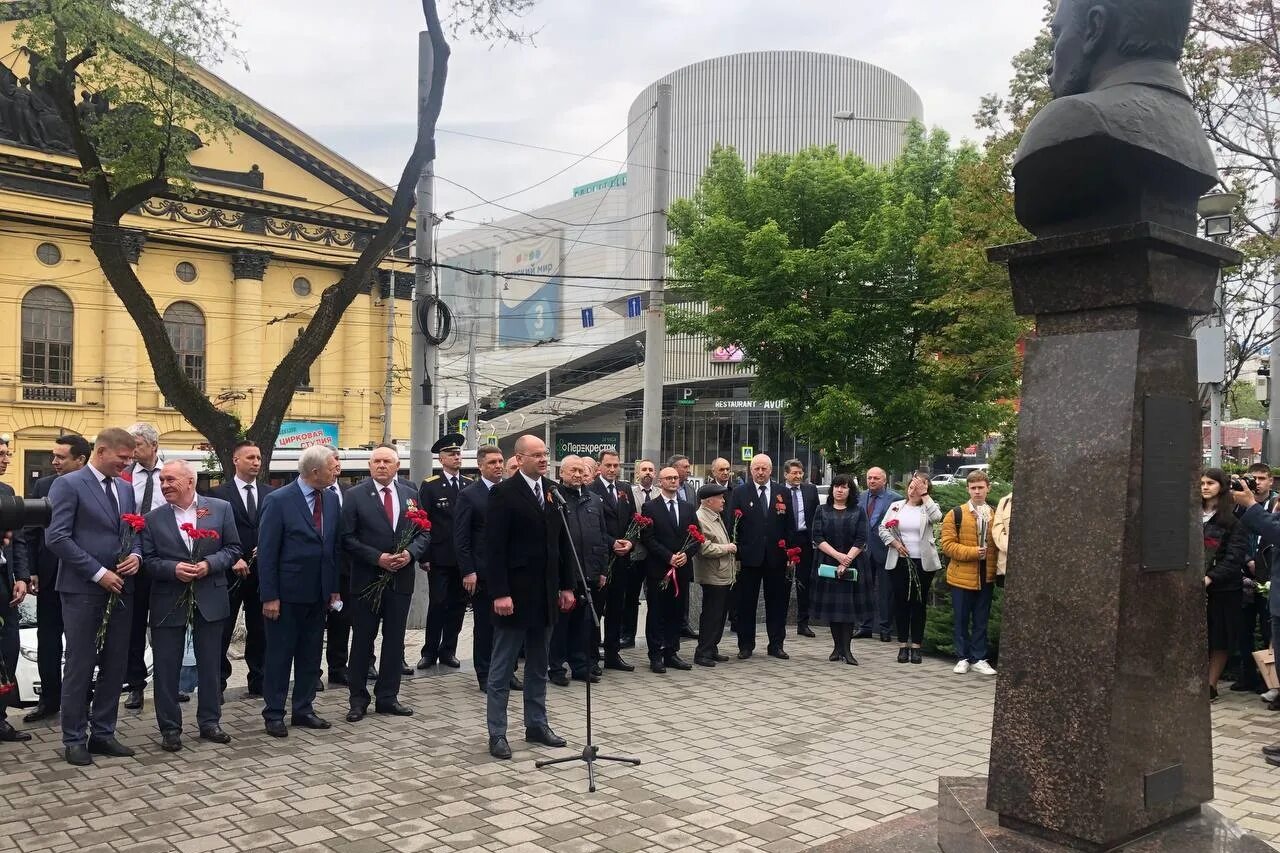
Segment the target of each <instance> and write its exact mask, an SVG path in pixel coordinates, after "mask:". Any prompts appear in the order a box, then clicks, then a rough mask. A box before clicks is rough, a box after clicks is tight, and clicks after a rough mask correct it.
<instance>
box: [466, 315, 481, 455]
mask: <svg viewBox="0 0 1280 853" xmlns="http://www.w3.org/2000/svg"><path fill="white" fill-rule="evenodd" d="M467 325H468V326H470V327H471V328H470V330H469V331H470V332H471V334H469V335H467V449H468V450H475V449H476V448H477V447H478V446H479V443H478V440H477V439H478V436H479V433H480V401H479V399H477V397H476V321H475V318H468V320H467Z"/></svg>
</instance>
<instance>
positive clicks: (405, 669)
mask: <svg viewBox="0 0 1280 853" xmlns="http://www.w3.org/2000/svg"><path fill="white" fill-rule="evenodd" d="M400 674H401V675H413V667H411V666H409V665H408V664H407V663H403V664H400ZM375 680H376V679H375Z"/></svg>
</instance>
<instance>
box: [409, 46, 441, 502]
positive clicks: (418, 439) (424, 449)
mask: <svg viewBox="0 0 1280 853" xmlns="http://www.w3.org/2000/svg"><path fill="white" fill-rule="evenodd" d="M433 60H434V51H433V49H432V47H431V36H430V34H429V33H427V32H426V31H423V32H420V33H418V133H419V134H421V133H424V132H425V124H426V105H427V94H428V93H429V92H430V91H431V79H432V77H433V70H432V69H433ZM434 175H435V161H434V160H429V161H427V163H426V165H425V166H424V167H423V169H422V175H421V176H420V177H419V179H418V211H417V214H418V216H417V234H416V235H415V238H414V243H413V246H414V250H413V257H414V260H415V261H417V264H416V265H415V269H414V283H413V318H412V319H413V323H412V326H413V348H412V353H413V365H412V366H411V370H412V379H413V395H412V399H413V405H412V407H411V409H410V440H409V472H410V476H411V477H412V478H413V479H414V480H422V479H423V478H425V477H428V476H430V474H431V445H433V444H435V442H436V426H437V421H436V408H435V388H436V381H435V380H436V356H437V354H436V348H435V347H434V346H430V345H428V343H427V338H426V335H425V334H424V329H426V328H432V325H431V324H429V323H425V322H424V321H426V320H428V319H430V318H429V317H428V314H429V313H431V312H428V311H426V310H423V309H425V307H426V305H425V303H426V301H427V300H428V299H429V298H431V297H432V296H434V292H433V289H432V281H433V276H432V270H431V263H432V262H433V261H434V260H435V259H434V258H433V257H432V251H431V246H432V239H431V238H432V234H433V233H434V231H435V199H434V190H435V181H434Z"/></svg>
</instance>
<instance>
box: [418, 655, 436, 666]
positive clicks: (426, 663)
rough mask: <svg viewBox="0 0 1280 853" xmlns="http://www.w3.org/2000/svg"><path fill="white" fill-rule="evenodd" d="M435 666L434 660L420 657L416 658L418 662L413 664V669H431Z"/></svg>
mask: <svg viewBox="0 0 1280 853" xmlns="http://www.w3.org/2000/svg"><path fill="white" fill-rule="evenodd" d="M435 665H436V662H435V661H434V660H432V659H431V658H428V657H420V658H418V662H417V663H416V664H414V668H416V669H431V667H433V666H435Z"/></svg>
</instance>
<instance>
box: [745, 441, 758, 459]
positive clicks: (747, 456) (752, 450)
mask: <svg viewBox="0 0 1280 853" xmlns="http://www.w3.org/2000/svg"><path fill="white" fill-rule="evenodd" d="M755 455H756V449H755V448H754V447H752V446H751V445H749V444H744V445H742V461H743V462H750V461H751V457H753V456H755Z"/></svg>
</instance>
